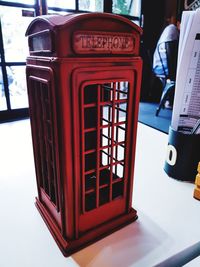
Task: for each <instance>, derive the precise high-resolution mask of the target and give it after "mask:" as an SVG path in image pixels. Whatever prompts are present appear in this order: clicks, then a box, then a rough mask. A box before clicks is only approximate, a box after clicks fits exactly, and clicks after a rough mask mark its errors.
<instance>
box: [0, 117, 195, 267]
mask: <svg viewBox="0 0 200 267" xmlns="http://www.w3.org/2000/svg"><path fill="white" fill-rule="evenodd" d="M137 136H138V137H137V151H136V163H135V175H134V190H133V207H134V208H135V209H136V210H137V211H138V216H139V218H138V220H137V221H135V222H134V223H132V224H130V225H128V226H126V227H124V228H123V229H121V230H119V231H117V232H115V233H113V234H111V235H109V236H107V237H106V238H104V239H101V240H100V241H98V242H96V243H94V244H93V245H90V246H88V247H87V248H85V249H82V250H81V251H79V252H77V253H75V254H73V255H72V256H71V257H68V258H65V257H64V256H63V255H62V253H61V252H60V250H59V248H58V247H57V245H56V243H55V241H54V239H53V238H52V236H51V234H50V232H49V230H48V229H47V227H46V225H45V223H44V222H43V220H42V218H41V216H40V214H39V213H38V211H37V209H36V207H35V205H34V202H35V196H36V195H37V190H36V181H35V171H34V162H33V153H32V141H31V133H30V122H29V120H22V121H18V122H13V123H5V124H0V210H1V213H0V214H1V215H0V267H66V266H72V267H73V266H81V267H84V266H89V267H122V266H123V267H128V266H137V267H140V266H141V267H151V266H154V265H155V264H158V263H159V262H161V261H163V260H165V259H166V258H168V257H170V256H172V255H174V254H176V253H178V252H180V251H181V250H183V249H185V248H187V247H189V246H190V245H193V244H194V243H196V242H198V241H200V230H199V229H200V201H197V200H195V199H194V198H193V190H194V184H192V183H187V182H180V181H177V180H174V179H172V178H169V177H168V176H167V175H166V173H165V172H164V170H163V165H164V160H165V153H166V146H167V141H168V136H167V135H166V134H164V133H161V132H159V131H157V130H154V129H152V128H150V127H148V126H145V125H142V124H139V125H138V135H137ZM193 264H194V265H193ZM187 266H193V267H195V266H197V267H198V266H200V259H199V257H198V258H197V259H195V260H194V261H193V262H191V263H188V264H187Z"/></svg>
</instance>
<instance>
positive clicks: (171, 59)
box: [155, 40, 178, 116]
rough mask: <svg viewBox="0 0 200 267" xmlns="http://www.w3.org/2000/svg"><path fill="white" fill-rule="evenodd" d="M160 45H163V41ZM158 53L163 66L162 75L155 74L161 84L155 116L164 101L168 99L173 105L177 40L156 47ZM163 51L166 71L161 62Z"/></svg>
mask: <svg viewBox="0 0 200 267" xmlns="http://www.w3.org/2000/svg"><path fill="white" fill-rule="evenodd" d="M160 45H162V46H163V43H161V44H160ZM158 53H159V57H160V61H161V65H162V68H163V73H164V74H163V75H160V76H159V75H156V76H157V77H158V78H160V80H161V81H162V84H163V91H162V95H161V99H160V103H159V105H158V107H157V109H156V114H155V115H156V116H158V115H159V112H160V110H161V108H165V103H166V101H169V103H170V104H171V106H173V100H174V91H175V81H176V67H177V56H178V41H177V40H174V41H168V42H165V43H164V49H162V51H161V50H160V49H159V47H158ZM163 53H165V58H166V60H167V68H168V73H166V69H165V67H164V64H163Z"/></svg>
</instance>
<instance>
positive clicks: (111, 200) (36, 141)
mask: <svg viewBox="0 0 200 267" xmlns="http://www.w3.org/2000/svg"><path fill="white" fill-rule="evenodd" d="M140 34H141V29H140V27H138V26H137V25H135V24H133V23H132V22H131V21H129V20H128V19H125V18H123V17H120V16H117V15H111V14H100V13H90V14H73V15H65V16H62V15H52V16H42V17H37V18H36V19H35V20H33V21H32V22H31V24H30V25H29V27H28V29H27V32H26V35H27V36H28V42H29V50H30V56H28V58H27V67H26V75H27V85H28V96H29V104H30V118H31V128H32V139H33V149H34V158H35V167H36V177H37V188H38V197H37V198H36V206H37V208H38V209H39V211H40V213H41V215H42V217H43V219H44V221H45V222H46V224H47V226H48V228H49V230H50V231H51V233H52V235H53V237H54V238H55V240H56V242H57V244H58V246H59V247H60V249H61V250H62V252H63V254H64V255H65V256H68V255H70V254H71V253H73V252H75V251H77V250H79V249H80V248H82V247H84V246H86V245H88V244H90V243H92V242H94V241H96V240H98V239H99V238H101V237H103V236H105V235H107V234H110V233H111V232H113V231H115V230H117V229H119V228H120V227H122V226H124V225H126V224H128V223H130V222H132V221H134V220H135V219H136V218H137V214H136V211H135V210H134V209H133V208H132V207H131V205H132V188H133V171H134V154H135V143H136V128H137V118H138V117H137V116H138V103H139V91H140V81H141V68H142V63H141V59H140V57H139V56H138V54H139V44H140Z"/></svg>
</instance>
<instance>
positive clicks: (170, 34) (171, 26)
mask: <svg viewBox="0 0 200 267" xmlns="http://www.w3.org/2000/svg"><path fill="white" fill-rule="evenodd" d="M179 33H180V19H179V18H178V19H177V20H176V18H175V17H171V18H170V19H168V25H167V26H166V27H165V29H164V30H163V32H162V34H161V36H160V38H159V40H158V42H157V45H156V49H155V51H154V54H153V72H154V74H155V75H156V76H158V77H161V76H162V75H168V68H167V58H166V53H162V52H165V46H164V43H165V42H168V41H174V40H177V41H178V40H179ZM158 49H159V50H158ZM159 52H160V55H161V56H162V62H161V60H160V56H159ZM162 64H163V65H162ZM163 67H164V69H163Z"/></svg>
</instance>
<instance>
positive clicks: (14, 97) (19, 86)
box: [9, 66, 28, 109]
mask: <svg viewBox="0 0 200 267" xmlns="http://www.w3.org/2000/svg"><path fill="white" fill-rule="evenodd" d="M11 71H12V75H13V82H12V83H11V84H9V93H10V102H11V108H12V109H16V108H27V107H28V96H27V87H26V76H25V66H16V67H11Z"/></svg>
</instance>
